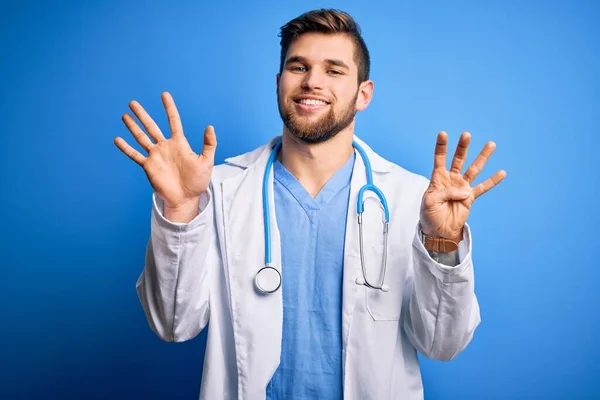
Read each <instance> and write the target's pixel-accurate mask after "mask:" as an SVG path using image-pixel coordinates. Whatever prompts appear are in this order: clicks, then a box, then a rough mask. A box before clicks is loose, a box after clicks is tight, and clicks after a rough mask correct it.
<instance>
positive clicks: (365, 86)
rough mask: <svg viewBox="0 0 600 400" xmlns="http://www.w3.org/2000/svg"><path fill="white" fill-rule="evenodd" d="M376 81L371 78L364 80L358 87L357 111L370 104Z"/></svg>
mask: <svg viewBox="0 0 600 400" xmlns="http://www.w3.org/2000/svg"><path fill="white" fill-rule="evenodd" d="M374 90H375V83H373V81H371V80H367V81H364V82H363V83H361V84H360V86H359V87H358V96H357V97H356V111H363V110H364V109H366V108H367V107H368V106H369V103H370V102H371V99H372V98H373V91H374Z"/></svg>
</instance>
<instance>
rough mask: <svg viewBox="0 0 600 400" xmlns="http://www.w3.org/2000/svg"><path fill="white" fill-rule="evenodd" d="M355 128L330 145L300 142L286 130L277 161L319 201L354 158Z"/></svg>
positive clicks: (337, 136) (332, 141)
mask: <svg viewBox="0 0 600 400" xmlns="http://www.w3.org/2000/svg"><path fill="white" fill-rule="evenodd" d="M352 128H353V126H349V127H348V128H346V129H344V130H343V131H341V132H340V133H338V134H337V135H336V136H335V137H333V138H331V139H329V140H328V141H326V142H323V143H315V144H312V143H311V144H307V143H303V142H301V141H299V140H298V139H296V138H295V137H293V136H292V135H291V134H290V133H289V131H288V130H287V128H284V131H283V142H282V145H281V151H280V152H279V154H278V155H277V159H278V160H279V162H281V163H282V164H283V166H284V167H285V168H286V169H287V170H288V171H290V173H291V174H292V175H294V177H295V178H296V179H297V180H298V181H299V182H300V183H301V184H302V186H304V188H305V189H306V191H307V192H308V193H310V194H311V196H312V197H315V196H316V195H317V194H318V193H319V192H320V191H321V189H322V188H323V186H325V184H326V183H327V181H328V180H329V179H330V178H331V177H332V176H333V175H334V174H335V173H336V172H337V171H338V170H339V169H340V168H341V167H342V166H343V165H344V164H345V163H346V162H347V161H348V159H350V157H351V156H352V153H353V152H354V148H353V147H352V140H353V138H354V129H352Z"/></svg>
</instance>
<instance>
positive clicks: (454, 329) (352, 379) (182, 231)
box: [115, 10, 505, 399]
mask: <svg viewBox="0 0 600 400" xmlns="http://www.w3.org/2000/svg"><path fill="white" fill-rule="evenodd" d="M281 38H282V39H281V66H280V73H279V74H278V75H277V101H278V106H279V112H280V115H281V118H282V120H283V123H284V127H283V134H282V135H281V136H280V137H275V138H274V139H273V140H271V141H270V142H269V143H268V144H266V145H265V146H262V147H260V148H258V149H256V150H254V151H252V152H250V153H247V154H243V155H241V156H238V157H234V158H230V159H227V160H226V162H225V164H223V165H219V166H216V167H213V163H214V154H215V148H216V145H217V142H216V137H215V133H214V129H213V127H211V126H209V127H207V128H206V130H205V133H204V147H203V150H202V153H201V154H200V155H197V154H195V153H194V152H193V151H192V149H191V148H190V146H189V144H188V142H187V141H186V139H185V137H184V134H183V128H182V125H181V122H180V119H179V115H178V112H177V109H176V108H175V104H174V102H173V99H172V98H171V96H170V95H169V94H168V93H163V95H162V100H163V103H164V106H165V109H166V113H167V115H168V119H169V125H170V128H171V138H170V139H166V138H165V137H164V135H163V134H162V133H161V131H160V129H159V128H158V127H157V125H156V124H155V123H154V122H153V121H152V119H151V118H150V116H149V115H148V114H147V113H146V112H145V111H144V109H143V108H142V107H141V106H140V105H139V104H138V103H137V102H131V103H130V107H131V110H132V111H133V112H134V114H135V115H136V116H137V117H138V119H139V120H140V121H141V123H142V125H143V126H144V127H145V129H146V131H147V132H148V134H149V135H150V137H151V138H152V139H153V140H151V139H150V138H149V137H148V136H146V134H145V133H144V132H143V131H142V130H141V128H140V127H139V126H138V125H137V123H136V122H135V121H134V120H133V118H132V117H131V116H130V115H128V114H125V115H124V116H123V121H124V123H125V124H126V126H127V127H128V129H129V130H130V131H131V133H132V134H133V136H134V137H135V139H136V141H137V142H138V143H139V144H140V145H141V146H142V147H143V148H144V149H145V150H146V151H147V152H148V156H143V155H142V154H140V153H139V152H137V151H136V150H134V149H133V148H132V147H131V146H129V145H128V144H127V143H126V142H125V141H124V140H123V139H121V138H116V139H115V143H116V145H117V146H118V147H119V149H121V150H122V151H123V152H124V153H125V154H126V155H128V156H129V157H130V158H131V159H133V160H134V161H135V162H137V163H138V164H139V165H141V166H142V167H143V169H144V171H145V172H146V174H147V177H148V179H149V181H150V183H151V184H152V186H153V188H154V190H155V194H154V197H153V200H154V201H153V205H154V208H153V213H152V225H151V227H152V230H151V237H150V240H149V243H148V248H147V257H146V265H145V268H144V271H143V272H142V274H141V276H140V278H139V280H138V282H137V292H138V295H139V298H140V301H141V304H142V306H143V308H144V311H145V313H146V316H147V318H148V322H149V324H150V326H151V327H152V329H153V330H154V332H156V334H157V335H159V336H160V337H161V338H162V339H164V340H166V341H185V340H189V339H191V338H193V337H195V336H196V335H197V334H198V333H199V332H200V331H201V330H202V329H203V328H204V327H205V326H206V325H207V323H208V321H209V320H210V325H209V332H208V342H207V350H206V360H205V364H204V372H203V382H202V388H201V395H200V397H201V398H203V399H217V398H219V399H230V398H240V399H264V398H269V399H341V398H345V399H420V398H423V388H422V382H421V376H420V372H419V365H418V358H417V351H420V352H421V353H422V354H424V355H425V356H427V357H430V358H433V359H438V360H450V359H452V358H454V357H456V355H457V354H458V353H460V352H461V351H462V350H463V349H464V348H465V347H466V346H467V344H468V343H469V342H470V341H471V339H472V336H473V332H474V330H475V328H476V327H477V325H478V324H479V322H480V315H479V306H478V303H477V299H476V297H475V294H474V282H473V266H472V260H471V236H470V230H469V227H468V225H467V224H466V220H467V216H468V214H469V211H470V208H471V205H472V204H473V202H474V200H475V199H476V198H477V197H478V196H480V195H481V194H483V193H485V192H486V191H488V190H489V189H491V188H492V187H493V186H494V185H496V184H498V183H499V182H500V181H501V180H502V179H503V178H504V176H505V173H504V171H499V172H497V173H496V174H494V175H493V176H492V177H491V178H489V179H487V180H486V181H484V182H483V183H481V184H479V185H477V186H475V187H473V188H472V187H471V184H472V182H473V181H474V179H475V178H476V176H477V175H478V174H479V172H480V171H481V170H482V168H483V166H484V164H485V163H486V161H487V159H488V158H489V157H490V155H491V154H492V151H493V149H494V144H493V143H488V144H487V145H486V146H485V147H484V149H483V150H482V152H481V153H480V155H479V156H478V157H477V159H476V160H475V162H474V163H473V165H471V166H470V167H469V168H468V169H467V170H466V171H465V173H464V174H463V173H462V172H461V171H462V169H463V163H464V161H465V159H466V156H467V148H468V145H469V140H470V136H469V134H468V133H464V134H463V135H462V136H461V137H460V140H459V143H458V147H457V149H456V152H455V155H454V158H453V160H452V165H451V168H450V170H446V143H447V135H446V134H445V133H443V132H441V133H440V134H439V135H438V137H437V143H436V146H435V156H434V170H433V173H432V177H431V180H430V181H428V180H427V179H425V178H424V177H421V176H418V175H416V174H413V173H410V172H408V171H406V170H404V169H402V168H401V167H399V166H397V165H395V164H392V163H390V162H388V161H386V160H384V159H383V158H381V157H380V156H378V155H377V154H376V153H375V152H373V151H372V150H371V149H370V148H368V146H366V144H365V143H363V142H362V141H360V139H358V138H357V137H356V136H355V135H354V125H355V114H356V112H357V111H362V110H364V109H365V108H366V107H367V106H368V104H369V102H370V100H371V98H372V96H373V88H374V86H373V82H372V81H371V80H369V53H368V50H367V47H366V45H365V43H364V41H363V39H362V38H361V35H360V30H359V27H358V25H357V24H356V23H355V22H354V20H353V19H352V18H351V16H349V15H348V14H346V13H343V12H340V11H335V10H316V11H311V12H308V13H305V14H303V15H301V16H299V17H298V18H296V19H294V20H292V21H290V22H289V23H288V24H286V25H285V26H283V27H282V30H281ZM279 146H281V147H279ZM278 149H280V150H278ZM363 152H364V157H363ZM357 154H359V156H358V157H357V156H356V155H357ZM271 155H273V156H274V157H275V156H276V159H273V158H271V162H269V159H270V157H271ZM371 177H372V180H373V181H372V182H370V179H371ZM265 182H266V186H264V187H263V184H264V183H265ZM367 183H372V184H374V185H375V187H377V188H378V189H374V187H373V186H368V189H370V190H368V191H366V192H365V193H363V195H364V198H365V200H364V203H363V202H360V204H359V202H358V201H357V199H358V195H359V190H360V188H361V187H363V186H364V185H365V184H367ZM263 189H264V190H267V196H266V197H263ZM378 190H381V193H382V194H383V196H385V197H383V196H381V197H380V194H378ZM378 199H381V200H386V201H382V202H381V206H380V203H379V200H378ZM361 204H362V205H364V207H365V209H364V212H363V214H361V217H359V218H358V219H359V220H360V222H361V224H360V225H359V224H358V223H357V212H360V211H362V210H360V208H361V207H362V206H361ZM386 205H387V211H386V212H384V215H385V220H386V221H387V220H389V225H386V228H385V229H384V225H383V223H382V213H381V209H380V207H381V208H383V209H384V210H385V209H386ZM265 212H266V214H265ZM388 238H389V239H388ZM269 246H270V247H269ZM271 252H272V259H270V257H269V256H270V255H271ZM259 270H260V271H261V272H262V271H263V270H265V271H267V272H268V274H266V275H265V276H266V277H265V276H262V275H261V274H259V273H258V272H259ZM269 274H270V275H269ZM280 278H281V280H280ZM269 285H271V286H270V287H268V288H267V286H269Z"/></svg>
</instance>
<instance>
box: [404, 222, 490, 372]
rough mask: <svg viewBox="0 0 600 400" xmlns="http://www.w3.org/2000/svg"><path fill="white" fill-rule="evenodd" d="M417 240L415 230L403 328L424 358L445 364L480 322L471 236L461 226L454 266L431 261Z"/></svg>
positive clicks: (418, 237) (418, 228) (461, 349)
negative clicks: (461, 236)
mask: <svg viewBox="0 0 600 400" xmlns="http://www.w3.org/2000/svg"><path fill="white" fill-rule="evenodd" d="M420 236H421V235H420V227H417V231H416V233H415V236H414V240H413V269H412V270H411V271H410V273H409V277H408V280H407V286H406V290H407V300H408V310H407V313H406V314H405V319H404V321H403V325H404V326H403V327H404V330H405V332H406V333H407V335H408V337H409V339H410V341H411V342H412V343H413V345H414V346H415V348H416V349H417V350H419V352H421V353H422V354H423V355H424V356H426V357H428V358H431V359H436V360H441V361H449V360H451V359H453V358H455V357H456V356H457V355H458V354H459V353H460V352H461V351H463V350H464V349H465V348H466V347H467V345H468V344H469V343H470V342H471V339H472V337H473V333H474V331H475V328H477V326H478V325H479V322H480V321H481V319H480V313H479V304H478V302H477V298H476V296H475V291H474V276H473V263H472V259H471V233H470V229H469V227H468V225H465V229H464V236H463V240H462V241H461V242H460V246H459V250H457V251H456V253H458V257H459V260H458V261H459V263H458V264H457V265H456V266H448V265H445V264H443V263H440V262H437V261H436V260H434V259H433V258H432V257H431V255H430V254H429V253H428V251H427V250H426V249H425V247H424V246H423V242H422V241H421V237H420ZM443 257H448V256H447V255H445V256H443Z"/></svg>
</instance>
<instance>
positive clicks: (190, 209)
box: [163, 197, 200, 223]
mask: <svg viewBox="0 0 600 400" xmlns="http://www.w3.org/2000/svg"><path fill="white" fill-rule="evenodd" d="M199 213H200V198H199V197H198V198H195V199H192V200H190V201H187V202H185V203H183V204H181V205H178V206H176V207H172V206H169V205H167V204H164V207H163V216H164V217H165V218H166V219H168V220H169V221H171V222H178V223H188V222H191V221H192V220H193V219H194V218H196V216H198V214H199Z"/></svg>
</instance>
